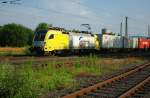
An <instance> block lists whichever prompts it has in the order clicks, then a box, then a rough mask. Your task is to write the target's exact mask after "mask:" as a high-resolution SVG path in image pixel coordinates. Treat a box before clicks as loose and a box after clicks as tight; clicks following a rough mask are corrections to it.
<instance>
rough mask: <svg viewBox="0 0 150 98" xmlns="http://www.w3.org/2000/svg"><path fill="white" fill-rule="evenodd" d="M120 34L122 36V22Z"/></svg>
mask: <svg viewBox="0 0 150 98" xmlns="http://www.w3.org/2000/svg"><path fill="white" fill-rule="evenodd" d="M120 36H122V22H121V24H120Z"/></svg>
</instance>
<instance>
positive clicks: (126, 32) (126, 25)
mask: <svg viewBox="0 0 150 98" xmlns="http://www.w3.org/2000/svg"><path fill="white" fill-rule="evenodd" d="M125 18H126V23H125V37H128V17H127V16H126V17H125Z"/></svg>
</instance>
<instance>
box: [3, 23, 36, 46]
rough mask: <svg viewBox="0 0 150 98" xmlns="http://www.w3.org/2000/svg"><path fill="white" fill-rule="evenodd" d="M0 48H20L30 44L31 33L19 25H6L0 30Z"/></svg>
mask: <svg viewBox="0 0 150 98" xmlns="http://www.w3.org/2000/svg"><path fill="white" fill-rule="evenodd" d="M0 38H1V41H0V46H15V47H22V46H26V45H31V44H32V39H33V31H32V30H31V29H29V28H27V27H25V26H23V25H20V24H15V23H11V24H6V25H4V26H3V27H2V29H1V30H0Z"/></svg>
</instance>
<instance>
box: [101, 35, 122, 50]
mask: <svg viewBox="0 0 150 98" xmlns="http://www.w3.org/2000/svg"><path fill="white" fill-rule="evenodd" d="M98 37H99V39H100V46H101V48H103V49H120V48H122V47H123V38H122V37H121V36H117V35H108V34H101V35H98Z"/></svg>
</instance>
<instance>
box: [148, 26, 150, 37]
mask: <svg viewBox="0 0 150 98" xmlns="http://www.w3.org/2000/svg"><path fill="white" fill-rule="evenodd" d="M148 37H150V25H149V24H148Z"/></svg>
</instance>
